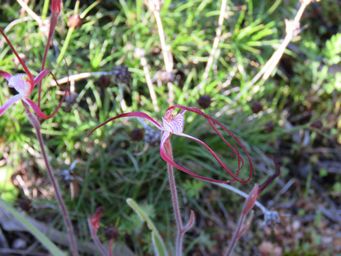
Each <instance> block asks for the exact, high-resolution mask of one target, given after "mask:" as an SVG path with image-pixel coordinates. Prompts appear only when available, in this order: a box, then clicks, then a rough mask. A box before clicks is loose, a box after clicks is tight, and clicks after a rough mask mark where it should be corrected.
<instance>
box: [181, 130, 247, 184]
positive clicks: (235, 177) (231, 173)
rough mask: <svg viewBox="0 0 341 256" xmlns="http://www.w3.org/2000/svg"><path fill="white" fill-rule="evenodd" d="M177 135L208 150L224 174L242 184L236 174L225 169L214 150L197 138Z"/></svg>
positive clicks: (182, 134) (183, 134) (227, 168)
mask: <svg viewBox="0 0 341 256" xmlns="http://www.w3.org/2000/svg"><path fill="white" fill-rule="evenodd" d="M177 135H178V136H181V137H185V138H189V139H191V140H193V141H195V142H197V143H199V144H200V145H202V146H204V147H205V148H206V149H207V150H208V152H209V153H210V154H211V155H212V156H213V157H214V159H215V160H217V162H218V163H219V165H220V166H221V167H222V168H223V169H224V170H225V172H226V173H227V174H229V175H230V176H231V177H232V178H233V179H234V180H235V181H238V182H241V183H242V182H243V180H242V179H240V178H239V177H238V174H237V175H236V174H235V173H233V171H232V170H231V169H230V168H229V167H227V166H226V164H225V163H224V162H223V161H222V160H221V159H220V157H219V156H218V154H217V153H215V152H214V150H213V149H212V148H211V147H210V146H209V145H207V144H206V143H205V142H203V141H202V140H199V139H198V138H195V137H193V136H190V135H188V134H185V133H180V134H177Z"/></svg>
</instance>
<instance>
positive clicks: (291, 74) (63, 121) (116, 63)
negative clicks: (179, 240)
mask: <svg viewBox="0 0 341 256" xmlns="http://www.w3.org/2000/svg"><path fill="white" fill-rule="evenodd" d="M297 2H298V1H288V0H277V1H252V0H247V1H234V0H233V1H228V7H227V15H226V18H225V20H224V25H223V27H222V36H221V38H222V40H221V43H220V44H219V48H218V51H219V56H218V58H217V60H216V61H215V62H214V63H213V68H212V71H211V72H209V76H208V79H207V80H206V82H205V84H204V86H203V89H200V88H199V86H198V85H199V84H200V82H201V81H202V76H203V73H204V69H205V66H206V62H207V59H208V56H209V53H210V51H211V48H212V42H213V39H214V37H215V30H216V27H217V21H218V16H219V9H220V1H202V0H200V1H199V0H191V1H172V2H171V1H169V0H165V1H164V3H163V7H162V9H161V18H162V22H163V25H164V29H165V34H166V40H167V43H168V44H169V45H170V48H171V52H172V55H173V58H174V74H173V77H172V79H173V80H172V81H173V84H174V99H175V102H176V103H179V104H183V105H187V106H198V107H201V108H202V107H203V106H205V104H204V103H208V102H209V103H210V104H207V105H208V106H207V108H206V109H205V112H206V113H210V114H211V115H214V116H215V117H217V118H218V119H219V120H220V121H222V122H223V123H224V124H226V126H227V127H229V129H231V130H232V131H234V132H235V133H236V134H237V135H238V136H239V137H240V138H241V139H242V140H243V142H244V143H245V144H246V145H247V147H248V149H249V151H250V153H251V155H252V158H253V161H254V163H255V165H256V172H255V177H254V179H253V181H252V184H250V185H247V186H244V187H240V188H241V189H243V190H244V191H249V190H250V189H251V188H252V185H253V184H254V183H261V182H262V181H264V180H265V179H266V178H267V177H269V176H270V175H271V174H272V173H273V172H274V167H273V164H272V161H271V156H272V155H275V156H277V157H279V158H280V160H281V170H282V173H281V176H280V177H279V178H278V179H277V180H276V181H275V182H274V184H273V185H272V186H271V187H270V188H269V189H268V190H267V191H266V193H264V194H263V195H262V197H261V198H260V201H262V202H263V203H264V204H265V205H266V206H267V207H269V208H271V209H273V210H276V211H278V212H279V214H280V217H281V223H279V224H276V225H275V226H272V227H266V226H262V216H261V213H260V212H258V210H256V211H255V216H254V219H253V222H252V224H251V227H250V232H249V233H247V235H246V236H245V237H244V238H243V239H242V240H241V242H240V243H239V244H238V247H237V248H236V254H237V255H257V254H261V255H332V254H333V253H335V254H336V252H337V250H340V248H341V237H340V234H338V233H337V230H339V228H340V226H339V223H340V211H339V210H337V208H338V207H340V205H339V203H338V202H340V196H341V180H340V175H339V174H340V171H341V153H340V152H341V151H340V143H341V133H340V128H341V123H340V108H341V103H340V102H341V97H340V96H341V95H340V91H341V72H340V71H341V66H340V60H341V57H340V56H341V34H340V24H341V7H340V4H339V3H338V1H337V0H323V1H320V2H314V3H312V4H311V5H310V6H309V7H308V8H307V10H306V12H305V13H304V15H303V18H302V20H301V32H300V34H299V35H298V36H296V37H295V38H294V40H293V41H292V42H291V43H290V44H289V46H288V49H287V50H286V51H285V54H284V56H283V57H282V59H281V61H280V63H279V65H278V67H277V69H276V72H275V73H274V74H273V75H272V76H271V77H270V78H269V79H268V80H267V81H265V82H260V83H257V84H255V85H254V86H252V87H251V88H250V86H249V81H251V80H252V78H253V77H254V76H255V74H256V73H257V72H258V71H259V70H260V69H261V67H262V66H263V65H264V64H265V62H266V61H267V60H268V59H269V57H270V56H271V54H272V53H273V51H274V49H275V48H276V47H277V46H278V45H279V43H280V40H281V38H283V37H284V35H285V24H284V20H285V19H286V18H292V17H293V16H294V15H295V13H296V11H297V8H298V3H297ZM91 3H92V1H88V2H87V1H81V4H80V6H79V10H76V13H77V12H78V13H79V14H80V15H81V16H80V18H81V19H80V20H75V19H74V20H71V19H72V18H71V17H72V16H73V15H74V14H75V10H74V8H75V3H74V1H64V6H63V13H62V16H61V18H60V20H59V23H58V25H57V31H56V35H55V40H54V42H53V45H52V47H51V50H50V52H49V56H48V65H49V69H51V70H52V71H53V73H54V75H55V76H56V77H57V78H62V77H69V78H71V77H72V75H74V74H79V73H82V72H107V73H94V74H93V75H92V76H90V77H88V78H86V79H83V80H79V81H76V82H74V83H71V85H70V86H71V90H72V94H71V96H70V97H68V98H67V99H66V101H65V103H64V105H63V109H62V111H60V113H59V114H58V115H57V116H56V117H55V118H53V119H51V120H47V121H44V122H43V124H42V129H43V135H44V136H45V139H46V142H47V146H48V148H49V155H50V157H51V161H52V165H53V166H54V168H55V170H56V172H58V174H59V178H60V182H61V183H62V184H63V188H64V195H65V198H66V200H67V204H68V208H69V210H70V214H71V216H72V219H73V220H74V224H75V227H76V230H77V233H78V236H79V238H80V239H81V240H85V241H89V240H90V237H89V232H88V229H87V223H86V218H87V217H88V216H89V215H90V214H92V213H94V212H95V210H96V208H97V207H99V206H101V207H103V209H104V217H103V219H102V228H101V230H100V232H101V233H100V234H101V237H102V239H103V241H105V239H106V238H105V233H106V232H105V230H106V228H105V227H114V228H115V229H116V230H117V233H118V237H117V241H119V242H121V243H124V244H125V245H126V246H128V247H129V248H130V249H131V250H132V251H134V252H135V253H136V254H137V255H149V254H152V249H151V247H150V243H151V242H150V235H149V231H148V228H147V227H146V226H145V225H144V224H143V223H142V222H141V221H140V219H139V218H138V216H137V215H136V214H135V213H134V212H133V211H132V209H131V208H130V207H129V206H128V205H127V204H126V199H127V198H133V199H134V200H135V201H136V202H138V203H139V204H140V205H142V208H143V209H144V210H145V212H146V213H147V214H148V216H149V217H150V218H151V219H152V220H153V222H154V224H155V225H156V226H157V228H158V230H159V231H160V233H161V236H163V237H164V239H165V241H166V243H167V246H168V247H169V248H170V247H171V246H172V243H173V235H174V233H173V232H174V223H173V215H172V208H171V204H170V197H169V191H168V185H167V179H166V166H165V163H164V162H163V161H162V160H161V159H160V157H159V154H158V144H157V142H156V143H155V141H150V140H149V141H148V138H147V136H146V133H147V132H148V131H149V130H148V131H147V130H146V129H144V127H143V125H142V124H141V123H138V122H133V121H131V122H130V121H129V122H128V121H124V122H116V123H114V124H113V125H108V126H106V127H104V128H102V129H100V130H98V132H96V133H95V134H94V135H93V136H92V137H87V136H86V133H87V132H88V131H89V130H90V129H91V128H93V127H94V126H96V125H97V124H98V123H100V122H103V121H104V120H106V119H107V118H109V117H111V116H114V115H116V114H118V113H121V112H123V111H137V110H139V111H145V112H147V113H149V114H150V115H151V116H153V117H155V118H157V119H159V120H160V119H161V116H162V115H163V112H164V110H165V109H166V108H167V107H168V102H169V98H168V94H167V86H166V83H165V77H164V74H165V73H164V63H163V59H162V54H161V48H160V47H161V46H160V42H159V37H158V32H157V27H156V24H155V20H154V17H153V15H152V13H151V12H150V11H149V10H148V8H146V6H145V5H144V4H143V1H142V0H138V1H136V2H135V1H124V0H120V1H101V2H98V4H93V6H91V8H89V6H90V5H91ZM95 3H97V2H95ZM43 4H44V1H29V6H30V8H32V10H34V11H35V12H36V13H37V14H38V15H39V16H41V15H42V17H43V18H44V11H43V9H44V8H43ZM45 15H46V14H45ZM0 17H1V19H0V25H1V27H2V28H6V27H7V28H8V29H7V31H6V32H7V35H8V36H9V37H10V39H11V40H12V42H13V44H14V45H15V47H16V48H17V49H18V51H19V52H20V53H21V54H22V57H23V58H24V59H25V60H26V61H27V64H28V66H29V67H30V68H31V69H32V70H36V71H38V70H39V69H40V65H41V62H40V61H41V59H42V55H43V48H44V45H45V42H46V38H45V37H44V32H43V31H44V26H38V25H37V22H36V21H35V20H32V19H31V18H30V16H29V15H27V13H26V12H25V11H23V10H22V8H21V6H20V5H19V4H17V3H16V2H14V1H6V0H5V1H2V4H1V6H0ZM18 19H19V20H18ZM15 20H16V21H19V22H18V23H16V24H13V23H11V22H13V21H15ZM71 22H79V24H77V26H74V29H71V30H72V31H71V32H70V26H71V27H72V24H71ZM9 24H11V26H10V27H9ZM68 37H69V39H70V41H69V42H67V40H68V39H66V38H68ZM67 43H68V46H67V48H65V53H63V47H66V44H67ZM0 49H1V51H0V67H1V69H3V70H8V71H11V72H12V73H15V71H20V70H21V67H20V65H18V63H17V61H16V60H15V57H14V55H13V54H12V52H11V51H10V48H9V47H8V46H7V45H6V44H5V43H4V41H3V40H2V39H0ZM137 50H138V51H139V52H140V53H141V50H143V51H144V58H145V59H146V60H147V63H148V67H149V69H150V74H151V76H152V78H153V82H154V89H155V91H156V95H157V105H158V107H159V111H156V110H155V106H154V105H153V103H152V100H151V98H150V94H149V90H148V87H147V85H146V79H145V75H144V72H143V65H142V64H141V55H138V54H136V53H137ZM103 74H104V75H103ZM166 78H167V77H166ZM166 80H167V79H166ZM50 82H51V83H52V82H53V81H52V78H50V81H48V80H46V82H45V83H44V88H45V89H46V90H45V91H44V93H45V95H44V98H43V99H44V105H43V106H44V110H46V111H49V110H51V109H53V107H54V106H55V105H56V104H57V102H58V101H57V100H56V98H58V90H56V87H55V86H50V85H49V83H50ZM1 84H2V88H4V89H2V90H1V91H0V102H1V103H3V102H4V100H5V99H6V98H7V97H8V96H9V95H10V94H11V90H9V89H7V88H6V83H5V81H4V80H1ZM204 95H205V97H203V96H204ZM205 107H206V106H205ZM186 118H187V119H186V126H185V130H186V132H188V133H190V134H193V135H195V136H197V137H204V138H206V139H207V140H209V141H210V143H211V144H213V145H215V147H216V148H217V149H218V151H219V147H220V144H219V141H216V139H215V138H214V137H210V136H208V134H207V133H206V131H205V129H203V128H202V127H203V120H200V119H197V118H194V116H193V115H186ZM149 132H150V131H149ZM154 132H155V131H154ZM143 135H145V136H143ZM148 142H149V143H148ZM0 148H1V150H0V157H1V161H0V164H1V167H0V182H1V185H0V191H1V198H3V199H5V200H7V201H11V202H13V203H14V204H15V205H16V206H17V207H19V208H22V209H23V210H25V211H26V212H27V213H28V214H29V215H30V216H31V217H34V218H35V219H38V220H40V221H42V222H45V223H49V224H53V226H54V227H55V228H56V229H61V228H62V226H63V225H62V221H61V218H60V216H59V214H58V210H57V206H56V205H55V203H54V200H52V198H53V194H52V192H51V188H50V186H49V183H48V181H47V179H46V176H45V170H44V168H43V165H42V163H41V159H40V153H39V150H38V145H37V142H36V140H35V136H34V135H33V131H32V129H31V126H30V124H29V123H28V121H27V118H26V117H25V114H24V109H23V107H22V106H20V105H19V104H18V105H17V106H16V107H15V108H12V109H11V110H10V111H9V112H8V113H6V115H5V116H2V117H1V118H0ZM222 150H223V148H221V150H220V153H221V154H224V152H223V151H222ZM174 152H175V154H176V157H177V159H178V161H179V162H182V163H186V164H187V165H188V166H191V167H192V168H195V169H198V170H199V171H200V170H207V169H209V170H215V169H217V168H216V166H214V165H213V164H207V154H206V153H205V151H203V150H202V149H200V148H198V147H196V146H195V145H194V144H191V143H188V142H187V141H184V140H182V139H175V140H174ZM227 157H228V156H227ZM75 161H77V162H75ZM72 163H74V164H73V167H74V168H73V169H72V170H70V166H71V165H72ZM68 175H69V176H68ZM176 178H177V181H178V187H179V193H180V199H181V203H182V208H183V209H182V211H183V213H184V216H189V210H190V209H192V210H194V211H195V213H196V216H197V222H196V225H195V228H194V229H193V230H191V232H190V233H189V234H188V235H187V237H186V241H185V248H186V253H188V255H220V254H221V252H222V251H223V249H224V248H225V246H226V245H227V241H229V239H230V238H231V236H232V232H233V228H234V227H235V223H236V221H237V219H238V216H239V212H240V210H241V207H242V202H243V200H242V199H241V198H240V197H238V196H236V195H234V194H232V193H230V192H228V191H226V190H223V189H220V188H217V187H213V186H211V185H208V184H204V183H202V182H200V181H197V180H194V179H193V178H191V177H189V176H187V175H185V174H183V173H180V172H177V174H176ZM70 180H72V182H70ZM0 233H4V234H5V235H4V237H6V239H7V240H8V241H9V242H10V241H15V240H16V239H18V238H21V239H23V240H25V241H31V240H30V239H32V238H31V237H30V236H28V235H27V233H25V232H16V233H13V232H9V231H8V230H7V231H6V230H5V229H3V232H0ZM32 243H33V242H32ZM33 244H34V245H35V247H34V251H36V252H38V251H42V250H43V249H41V248H40V247H39V244H36V243H33ZM27 247H28V245H27ZM21 249H26V248H21ZM0 252H1V249H0ZM267 253H268V254H267ZM0 254H1V253H0Z"/></svg>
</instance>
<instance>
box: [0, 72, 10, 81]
mask: <svg viewBox="0 0 341 256" xmlns="http://www.w3.org/2000/svg"><path fill="white" fill-rule="evenodd" d="M0 76H1V77H3V78H5V79H6V80H7V82H8V81H9V79H10V78H11V76H12V75H11V74H10V73H8V72H6V71H2V70H0Z"/></svg>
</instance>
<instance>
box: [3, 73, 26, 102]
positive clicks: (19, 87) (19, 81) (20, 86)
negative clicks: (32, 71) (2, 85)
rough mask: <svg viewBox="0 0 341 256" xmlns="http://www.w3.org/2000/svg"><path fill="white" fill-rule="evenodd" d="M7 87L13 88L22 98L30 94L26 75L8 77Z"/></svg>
mask: <svg viewBox="0 0 341 256" xmlns="http://www.w3.org/2000/svg"><path fill="white" fill-rule="evenodd" d="M8 86H9V87H12V88H14V89H15V90H16V91H17V92H18V93H19V94H20V95H21V96H22V97H26V96H28V95H29V94H30V87H31V86H30V84H29V82H28V81H27V75H26V74H16V75H13V76H11V77H10V79H9V81H8Z"/></svg>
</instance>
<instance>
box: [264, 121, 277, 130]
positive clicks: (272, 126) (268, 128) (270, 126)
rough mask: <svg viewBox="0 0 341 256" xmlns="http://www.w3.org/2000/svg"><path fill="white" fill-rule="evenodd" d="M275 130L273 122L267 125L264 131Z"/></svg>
mask: <svg viewBox="0 0 341 256" xmlns="http://www.w3.org/2000/svg"><path fill="white" fill-rule="evenodd" d="M274 128H275V126H274V123H273V122H272V121H269V122H267V123H266V124H265V127H264V131H266V132H273V130H274Z"/></svg>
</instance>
